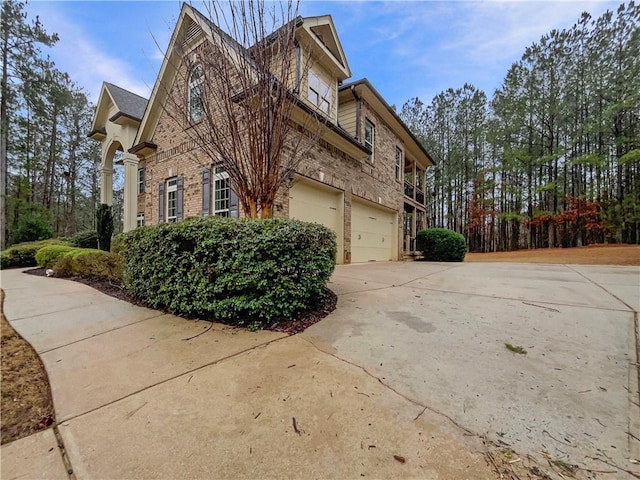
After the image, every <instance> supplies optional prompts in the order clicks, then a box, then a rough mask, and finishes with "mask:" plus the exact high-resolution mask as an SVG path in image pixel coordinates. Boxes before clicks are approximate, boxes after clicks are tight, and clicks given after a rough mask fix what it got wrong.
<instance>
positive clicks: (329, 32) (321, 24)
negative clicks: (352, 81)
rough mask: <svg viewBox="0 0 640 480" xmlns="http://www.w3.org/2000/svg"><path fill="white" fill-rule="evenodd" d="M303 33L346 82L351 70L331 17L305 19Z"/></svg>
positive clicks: (337, 75)
mask: <svg viewBox="0 0 640 480" xmlns="http://www.w3.org/2000/svg"><path fill="white" fill-rule="evenodd" d="M303 32H304V33H306V34H307V35H308V36H309V38H311V39H312V40H313V41H314V42H315V44H316V45H317V48H319V49H320V50H321V52H322V54H324V55H323V56H324V57H326V58H328V59H331V60H332V61H333V63H334V64H335V67H336V70H335V71H334V72H333V73H334V74H335V75H336V77H337V78H338V79H339V80H345V79H347V78H349V77H350V76H351V69H350V68H349V63H348V62H347V57H346V55H345V54H344V50H343V49H342V44H341V43H340V39H339V38H338V33H337V32H336V27H335V25H334V24H333V19H332V18H331V15H320V16H316V17H304V18H303V19H302V29H301V32H300V33H301V34H302V33H303ZM321 60H324V59H321ZM327 66H328V65H327Z"/></svg>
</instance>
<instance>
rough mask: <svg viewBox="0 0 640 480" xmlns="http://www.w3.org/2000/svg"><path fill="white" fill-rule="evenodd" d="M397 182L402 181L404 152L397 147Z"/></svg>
mask: <svg viewBox="0 0 640 480" xmlns="http://www.w3.org/2000/svg"><path fill="white" fill-rule="evenodd" d="M396 180H398V181H401V180H402V150H401V149H400V147H396Z"/></svg>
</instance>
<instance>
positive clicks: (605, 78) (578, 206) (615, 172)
mask: <svg viewBox="0 0 640 480" xmlns="http://www.w3.org/2000/svg"><path fill="white" fill-rule="evenodd" d="M400 114H401V117H402V118H403V119H404V120H405V122H406V123H407V124H408V126H409V127H410V128H411V129H412V130H413V131H414V133H416V135H418V137H419V138H420V139H421V141H422V142H423V143H424V145H425V146H426V148H427V149H428V150H429V152H430V153H431V154H432V156H433V157H434V160H435V161H436V166H435V167H432V168H430V169H429V170H428V174H427V182H428V191H429V193H430V198H429V201H428V202H427V203H428V205H427V218H428V223H429V225H430V226H434V227H444V228H449V229H452V230H455V231H457V232H459V233H462V234H463V235H464V236H465V237H466V240H467V243H468V245H469V248H470V250H471V251H483V252H487V251H501V250H512V249H518V248H541V247H560V246H562V247H572V246H580V245H584V244H589V243H602V242H625V243H635V244H638V243H640V126H639V125H638V120H639V118H640V7H639V6H638V5H636V4H635V3H634V2H633V1H631V2H629V3H627V4H624V3H623V4H621V5H620V6H619V7H618V9H617V10H616V11H615V12H612V11H607V12H605V13H604V14H603V15H602V16H600V17H599V18H592V17H591V15H590V14H589V13H586V12H585V13H583V14H582V16H581V17H580V19H579V20H578V21H577V22H576V23H575V25H573V26H572V27H571V28H568V29H564V30H552V31H551V32H549V33H548V34H545V35H543V36H542V37H541V38H540V40H539V41H538V42H535V43H533V44H532V45H531V46H529V47H528V48H526V49H525V51H524V53H523V55H522V57H521V59H520V60H519V61H517V62H515V63H513V65H512V66H511V68H510V69H509V70H508V71H507V73H506V75H505V77H504V80H503V82H502V84H501V86H500V87H499V88H498V89H497V90H496V91H495V92H494V93H493V97H492V98H491V99H489V98H488V97H487V94H486V93H485V92H483V91H481V90H479V89H478V88H476V87H474V86H473V85H471V84H465V85H464V86H462V87H461V88H457V89H453V88H450V89H447V90H446V91H443V92H441V93H439V94H438V95H436V96H435V97H434V98H433V99H432V100H431V103H429V104H425V103H423V102H422V101H421V100H420V99H419V98H413V99H411V100H409V101H408V102H406V103H405V104H404V106H403V107H402V109H401V113H400Z"/></svg>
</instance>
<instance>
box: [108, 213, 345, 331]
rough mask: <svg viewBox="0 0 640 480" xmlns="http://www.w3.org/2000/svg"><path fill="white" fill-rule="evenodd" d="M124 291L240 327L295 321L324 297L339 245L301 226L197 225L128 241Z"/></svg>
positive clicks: (139, 232) (158, 229)
mask: <svg viewBox="0 0 640 480" xmlns="http://www.w3.org/2000/svg"><path fill="white" fill-rule="evenodd" d="M124 243H125V245H124V248H123V249H122V253H121V255H122V256H123V259H124V273H123V281H124V285H125V288H126V289H127V290H128V291H129V292H130V293H131V294H132V295H133V296H134V297H136V298H138V299H140V300H142V301H144V302H145V303H147V304H148V305H150V306H151V307H154V308H159V309H163V310H168V311H170V312H172V313H176V314H179V315H184V316H187V317H199V318H207V319H217V320H220V321H226V322H228V323H233V324H241V325H242V324H246V323H248V322H252V323H254V324H255V322H258V323H260V324H261V325H263V326H264V325H266V324H268V323H270V322H273V321H275V320H277V319H291V318H293V317H294V316H295V315H296V314H297V313H298V312H300V311H302V310H305V309H306V308H308V307H309V305H311V304H313V303H314V302H315V301H316V300H317V299H318V297H319V296H321V295H322V294H323V290H324V287H325V285H326V283H327V281H328V280H329V277H330V276H331V273H332V272H333V269H334V267H335V257H336V237H335V234H334V233H333V232H332V231H331V230H329V229H328V228H326V227H324V226H321V225H318V224H312V223H306V222H301V221H297V220H284V219H269V220H250V219H241V220H236V219H226V218H219V217H213V218H204V219H202V218H197V219H188V220H186V221H184V222H180V223H165V224H161V225H157V226H153V227H142V228H138V229H136V230H133V231H131V232H128V233H127V234H126V235H125V239H124Z"/></svg>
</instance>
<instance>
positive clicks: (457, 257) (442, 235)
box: [416, 228, 467, 262]
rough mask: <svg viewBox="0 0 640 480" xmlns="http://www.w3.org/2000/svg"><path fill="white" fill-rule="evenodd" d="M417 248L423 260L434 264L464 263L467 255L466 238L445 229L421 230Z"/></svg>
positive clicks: (417, 238) (417, 239)
mask: <svg viewBox="0 0 640 480" xmlns="http://www.w3.org/2000/svg"><path fill="white" fill-rule="evenodd" d="M416 248H417V249H418V251H420V252H421V253H422V256H423V257H424V258H423V260H428V261H433V262H462V261H463V260H464V256H465V254H466V253H467V244H466V242H465V240H464V237H463V236H462V235H461V234H459V233H457V232H454V231H452V230H447V229H445V228H427V229H426V230H420V231H419V232H418V235H417V237H416Z"/></svg>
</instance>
